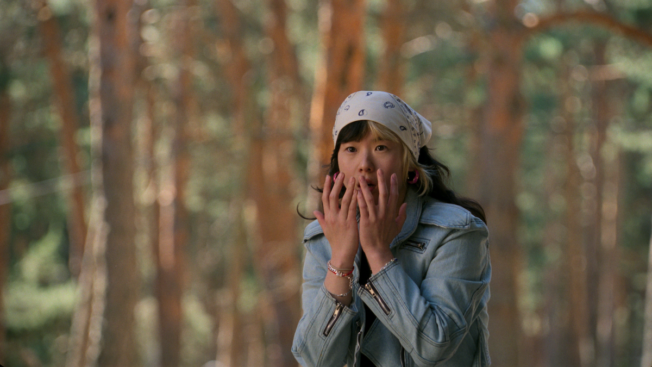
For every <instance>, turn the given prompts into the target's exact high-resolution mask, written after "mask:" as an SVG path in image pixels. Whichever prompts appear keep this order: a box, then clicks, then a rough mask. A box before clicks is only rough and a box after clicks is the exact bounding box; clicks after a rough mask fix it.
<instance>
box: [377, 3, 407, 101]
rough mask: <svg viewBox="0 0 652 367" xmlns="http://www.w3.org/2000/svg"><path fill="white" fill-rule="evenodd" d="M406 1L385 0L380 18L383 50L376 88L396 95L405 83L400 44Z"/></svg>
mask: <svg viewBox="0 0 652 367" xmlns="http://www.w3.org/2000/svg"><path fill="white" fill-rule="evenodd" d="M405 6H406V2H405V1H404V0H387V2H386V4H385V10H384V11H383V13H382V18H381V30H382V34H383V40H384V41H385V50H384V52H383V57H382V58H381V59H380V68H379V70H378V89H379V90H383V91H385V92H389V93H392V94H396V95H398V96H400V95H401V92H402V91H403V84H404V83H405V60H404V58H403V55H402V54H401V46H403V43H405V28H406V21H407V17H406V10H405Z"/></svg>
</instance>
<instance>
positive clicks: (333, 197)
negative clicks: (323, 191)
mask: <svg viewBox="0 0 652 367" xmlns="http://www.w3.org/2000/svg"><path fill="white" fill-rule="evenodd" d="M342 182H344V173H343V172H340V173H339V174H338V175H337V179H335V181H334V182H333V190H331V193H330V195H328V197H329V200H330V207H331V210H333V211H334V212H335V213H339V207H340V205H339V203H340V191H341V190H342Z"/></svg>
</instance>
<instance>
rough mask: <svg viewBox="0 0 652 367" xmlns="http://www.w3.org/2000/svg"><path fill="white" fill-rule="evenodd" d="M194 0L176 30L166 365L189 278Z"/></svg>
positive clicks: (166, 214) (162, 307) (162, 239)
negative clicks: (187, 258)
mask: <svg viewBox="0 0 652 367" xmlns="http://www.w3.org/2000/svg"><path fill="white" fill-rule="evenodd" d="M191 5H192V4H191V2H190V1H184V0H182V1H181V3H180V9H179V11H178V14H177V19H176V25H175V27H174V29H175V33H176V34H175V36H176V46H177V49H178V50H180V51H181V53H180V55H179V63H180V66H181V68H180V70H179V79H178V81H177V84H176V86H175V89H174V91H173V94H174V96H173V99H174V104H175V107H176V115H175V123H174V136H173V138H172V139H173V140H172V150H171V154H172V156H171V157H170V164H171V167H170V172H169V175H168V177H167V178H166V179H165V182H166V183H165V184H164V185H165V186H164V187H162V190H161V195H162V197H161V200H160V201H159V203H160V218H161V219H160V224H159V229H160V231H161V232H160V236H159V249H158V254H157V255H158V257H157V287H156V289H157V297H158V306H159V337H160V342H161V344H160V352H161V365H162V366H163V367H177V366H178V365H179V362H180V358H181V327H182V321H183V311H182V297H183V283H184V279H185V263H186V259H185V245H186V243H187V240H188V211H187V208H186V203H185V194H186V186H187V182H188V175H189V172H190V171H189V170H190V155H189V152H188V125H189V121H190V120H191V119H192V117H193V116H192V114H191V111H190V109H191V106H192V103H193V102H192V98H193V95H194V94H193V92H192V85H191V82H192V75H191V68H192V60H193V57H194V55H193V46H192V45H193V40H192V35H191V31H190V21H191V20H190V10H191V7H190V6H191Z"/></svg>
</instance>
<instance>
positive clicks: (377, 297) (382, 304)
mask: <svg viewBox="0 0 652 367" xmlns="http://www.w3.org/2000/svg"><path fill="white" fill-rule="evenodd" d="M364 287H365V288H366V289H367V291H369V293H370V294H371V296H372V297H373V298H374V299H375V300H376V302H378V305H380V308H381V309H382V310H383V312H384V313H385V315H389V313H390V312H392V311H391V310H390V309H389V306H387V304H386V303H385V301H384V300H383V298H382V297H381V296H380V294H378V291H377V290H376V288H374V286H373V284H371V282H367V284H365V286H364Z"/></svg>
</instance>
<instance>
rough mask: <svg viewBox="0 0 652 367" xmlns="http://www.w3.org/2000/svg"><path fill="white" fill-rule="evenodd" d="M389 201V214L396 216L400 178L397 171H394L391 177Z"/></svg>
mask: <svg viewBox="0 0 652 367" xmlns="http://www.w3.org/2000/svg"><path fill="white" fill-rule="evenodd" d="M389 181H390V183H389V185H390V187H389V202H388V203H387V206H388V207H389V214H390V215H391V217H394V216H396V213H397V211H396V205H397V204H398V178H397V177H396V173H392V177H390V179H389Z"/></svg>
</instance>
